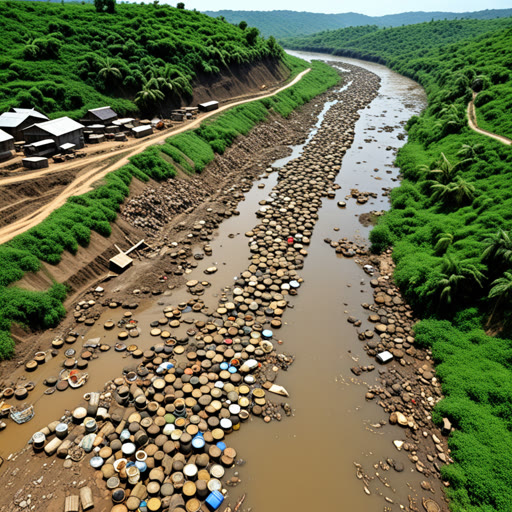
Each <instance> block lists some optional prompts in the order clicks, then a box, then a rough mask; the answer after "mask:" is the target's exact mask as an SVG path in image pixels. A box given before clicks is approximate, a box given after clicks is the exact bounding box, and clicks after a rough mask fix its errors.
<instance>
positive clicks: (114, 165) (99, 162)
mask: <svg viewBox="0 0 512 512" xmlns="http://www.w3.org/2000/svg"><path fill="white" fill-rule="evenodd" d="M309 71H311V68H308V69H306V70H304V71H302V72H301V73H299V74H298V75H297V76H296V77H295V78H294V79H293V80H292V81H291V82H289V83H287V84H286V85H284V86H283V87H280V88H279V89H276V90H275V91H273V92H270V93H266V94H260V95H257V96H253V97H251V98H249V99H246V100H241V101H236V102H234V103H229V104H227V105H224V106H222V107H220V108H219V109H217V110H214V111H213V112H209V113H207V114H204V115H203V116H201V117H200V118H198V119H196V120H195V121H192V122H190V123H188V124H186V125H184V126H180V127H179V128H174V129H170V130H167V131H165V133H163V134H161V135H159V136H157V137H153V138H151V139H146V140H144V141H141V143H140V144H138V145H136V146H135V147H133V148H130V150H129V151H128V152H127V151H126V149H123V150H119V151H114V152H112V153H109V154H107V155H105V154H101V155H98V156H96V157H93V158H91V159H90V160H89V162H88V165H90V164H94V165H93V167H92V168H91V169H89V170H87V171H86V172H85V173H83V174H82V175H80V176H78V177H77V178H76V179H75V180H74V181H73V183H71V184H70V185H68V186H67V187H66V188H65V189H64V190H62V192H61V193H60V194H59V195H58V196H57V197H55V198H54V199H53V200H52V201H50V202H49V203H48V204H46V205H44V206H42V207H41V208H39V209H37V210H35V211H34V212H32V213H31V214H30V215H28V216H26V217H23V218H22V219H19V220H17V221H16V222H13V223H12V224H9V225H7V226H5V227H3V228H2V229H0V244H3V243H5V242H8V241H9V240H10V239H11V238H14V237H15V236H17V235H20V234H21V233H24V232H25V231H27V230H29V229H30V228H32V227H34V226H36V225H37V224H39V223H40V222H42V221H43V220H44V219H46V217H48V216H49V215H50V214H51V213H52V212H53V211H54V210H56V209H57V208H59V207H61V206H62V205H63V204H64V203H65V202H66V201H67V199H68V198H69V197H71V196H76V195H80V194H84V193H85V192H87V191H89V190H91V189H92V188H93V187H92V186H93V184H94V183H96V182H97V181H98V180H99V179H101V178H103V177H104V176H105V175H106V174H108V173H109V172H112V171H115V170H116V169H119V168H120V167H122V166H123V165H126V164H128V163H129V159H130V158H131V157H132V156H135V155H136V154H138V153H140V152H141V151H143V150H144V149H146V148H147V147H149V146H152V145H154V144H158V143H159V142H163V141H165V140H166V139H167V138H168V137H170V136H172V135H176V134H178V133H182V132H185V131H188V130H192V129H194V128H197V127H198V126H199V125H200V124H201V123H202V122H203V121H204V120H205V119H207V118H208V117H211V116H214V115H217V114H218V113H219V112H222V111H224V110H228V109H230V108H232V107H235V106H237V105H241V104H243V103H249V102H251V101H256V100H260V99H263V98H269V97H271V96H275V95H276V94H278V93H280V92H281V91H284V90H285V89H288V88H289V87H291V86H293V85H295V84H296V83H297V82H298V81H299V80H301V79H302V77H303V76H304V75H305V74H306V73H309ZM115 157H118V158H115ZM112 159H114V161H112ZM105 160H108V161H107V162H105ZM75 165H76V164H75ZM61 169H62V168H61ZM40 175H41V174H39V173H38V174H37V175H35V174H31V175H27V176H20V177H14V176H13V177H10V178H5V179H3V180H0V185H7V184H9V183H16V182H19V181H25V180H28V179H34V178H35V177H37V176H40Z"/></svg>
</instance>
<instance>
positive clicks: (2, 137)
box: [0, 130, 14, 142]
mask: <svg viewBox="0 0 512 512" xmlns="http://www.w3.org/2000/svg"><path fill="white" fill-rule="evenodd" d="M7 140H14V137H13V136H12V135H9V134H8V133H6V132H4V131H3V130H0V142H5V141H7Z"/></svg>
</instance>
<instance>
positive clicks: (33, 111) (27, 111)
mask: <svg viewBox="0 0 512 512" xmlns="http://www.w3.org/2000/svg"><path fill="white" fill-rule="evenodd" d="M12 110H13V112H16V113H17V114H30V115H31V116H32V117H38V118H39V119H45V120H46V119H48V116H45V115H44V114H41V112H38V111H37V110H36V109H34V108H17V107H13V109H12Z"/></svg>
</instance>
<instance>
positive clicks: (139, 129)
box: [132, 124, 153, 133]
mask: <svg viewBox="0 0 512 512" xmlns="http://www.w3.org/2000/svg"><path fill="white" fill-rule="evenodd" d="M146 131H153V128H152V127H151V125H150V124H143V125H142V126H134V127H133V128H132V132H136V133H139V132H146Z"/></svg>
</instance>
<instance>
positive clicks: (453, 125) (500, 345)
mask: <svg viewBox="0 0 512 512" xmlns="http://www.w3.org/2000/svg"><path fill="white" fill-rule="evenodd" d="M500 24H502V25H504V26H505V27H507V26H508V27H511V26H512V19H508V20H507V19H505V20H494V21H474V20H468V21H465V20H463V21H450V22H434V23H425V24H421V25H410V26H408V27H400V28H394V29H386V30H378V29H374V30H373V31H371V32H370V33H368V34H366V35H365V34H364V33H363V32H364V30H365V29H364V28H363V29H360V30H359V32H360V33H357V31H356V29H346V31H337V32H334V33H328V32H326V33H324V34H323V35H320V36H311V38H308V39H310V40H313V39H315V37H318V41H316V42H315V44H318V46H319V47H323V49H330V50H331V51H332V52H334V53H340V54H348V55H352V56H362V57H367V58H372V59H374V60H380V61H382V62H385V63H386V64H387V65H389V66H391V67H392V68H393V69H394V70H396V71H398V72H399V73H402V74H404V75H407V76H410V77H411V78H413V79H415V80H417V81H419V82H420V83H421V84H422V85H423V86H424V87H425V89H426V92H427V94H428V108H427V109H426V111H425V112H424V113H423V114H422V115H421V116H419V117H416V116H415V117H413V118H412V119H411V120H409V122H408V124H407V130H408V134H409V138H408V142H407V144H406V145H405V146H404V147H403V148H402V149H401V150H400V152H399V153H398V157H397V164H398V165H399V167H400V170H401V173H402V176H403V180H402V183H401V185H400V187H398V188H396V189H394V190H393V191H392V193H391V205H392V209H391V210H390V211H389V212H388V213H386V215H384V216H383V217H381V219H380V221H379V223H378V225H377V226H376V227H375V228H374V229H373V231H372V232H371V234H370V239H371V241H372V244H373V245H372V247H373V249H374V250H375V251H380V250H382V249H385V248H387V247H390V246H392V247H393V257H394V259H395V261H396V263H397V267H396V270H395V274H394V277H395V280H396V282H397V283H398V285H399V286H400V287H401V289H402V291H403V292H404V293H405V296H406V297H407V299H408V301H409V303H410V304H411V305H412V306H413V307H414V308H415V311H416V312H417V314H418V315H419V316H420V317H422V318H423V320H422V321H421V322H420V323H419V324H417V325H416V326H415V345H417V346H428V347H431V348H432V353H433V358H434V360H435V362H436V370H437V378H439V379H440V381H441V383H442V387H443V392H444V395H445V398H444V399H443V400H442V401H441V402H439V404H438V405H437V406H436V408H435V409H434V411H433V418H434V420H435V421H437V422H438V424H441V423H442V418H443V417H447V418H449V419H450V421H451V422H452V424H453V425H454V427H455V430H454V432H453V433H452V434H451V435H450V438H449V441H448V443H449V447H450V450H451V453H450V458H451V459H452V460H453V462H454V463H452V464H449V465H444V466H443V467H442V468H441V477H442V478H443V480H445V481H447V482H448V483H449V487H448V488H447V494H448V496H449V497H450V499H451V503H450V510H452V511H453V512H489V511H491V510H492V511H498V512H510V510H511V505H510V504H511V503H512V450H510V446H512V365H511V361H512V314H511V311H512V146H510V145H505V144H504V143H502V142H498V141H496V140H494V139H491V138H489V137H487V136H485V135H481V134H478V133H475V132H474V131H472V130H470V129H469V127H468V123H467V121H468V120H467V115H466V112H467V106H468V102H469V101H471V99H472V97H473V95H474V94H476V99H475V104H476V107H477V122H478V124H479V125H480V126H481V127H483V128H485V129H487V130H490V131H492V132H494V133H497V134H499V135H504V136H506V137H508V138H512V118H511V116H510V112H512V51H511V44H510V42H511V41H512V29H511V28H501V29H498V30H494V31H492V32H488V29H490V28H493V29H496V28H497V27H498V25H500ZM367 30H370V29H367ZM334 34H337V35H338V36H339V39H336V37H334ZM297 46H299V45H297ZM304 46H305V47H309V48H311V47H312V46H313V45H311V43H308V44H304ZM411 410H412V409H411Z"/></svg>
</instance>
